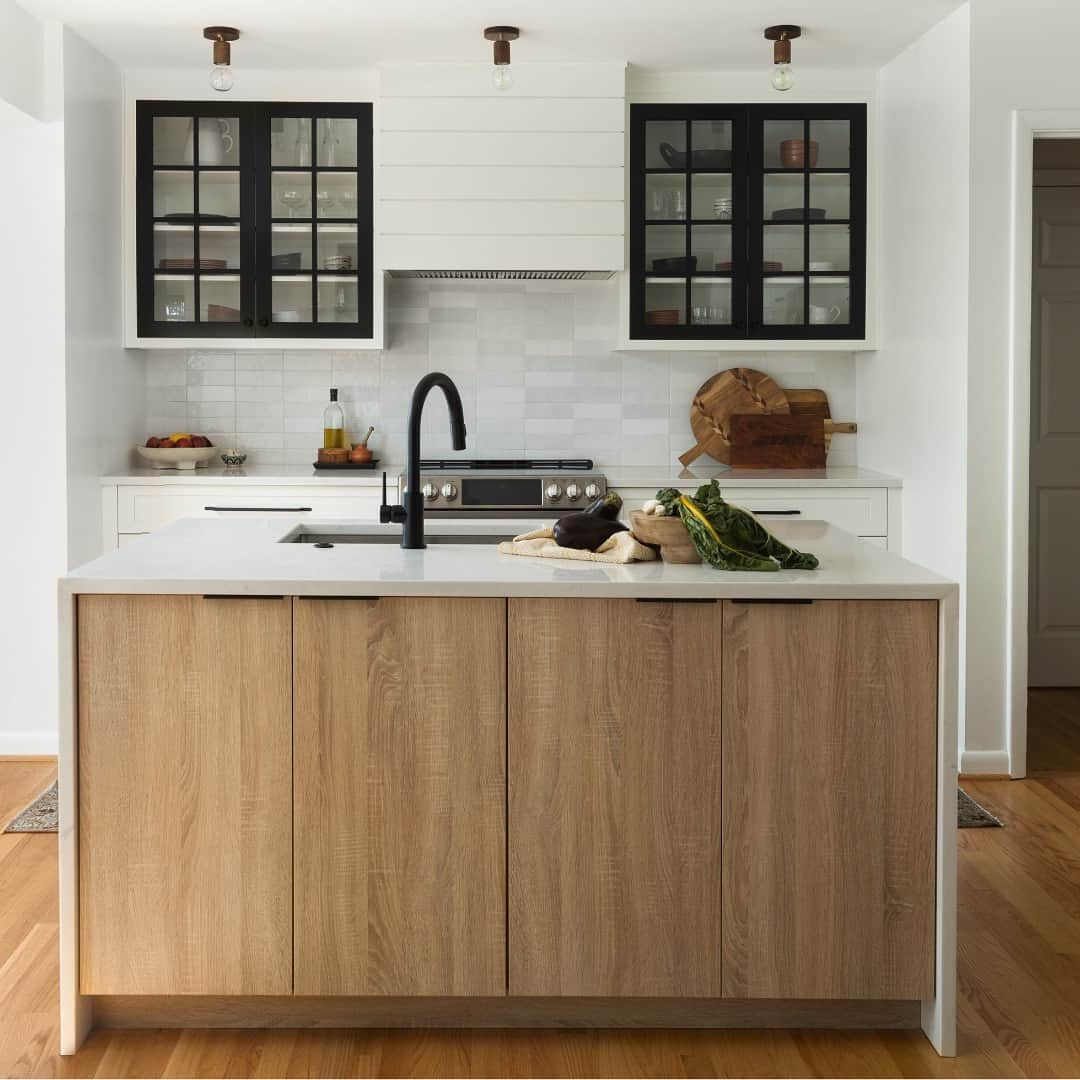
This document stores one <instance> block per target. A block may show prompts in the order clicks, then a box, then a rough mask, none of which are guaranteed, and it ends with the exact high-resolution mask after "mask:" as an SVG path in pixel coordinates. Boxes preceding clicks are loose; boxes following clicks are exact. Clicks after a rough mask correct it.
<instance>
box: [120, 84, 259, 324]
mask: <svg viewBox="0 0 1080 1080" xmlns="http://www.w3.org/2000/svg"><path fill="white" fill-rule="evenodd" d="M136 125H137V154H138V161H137V175H136V188H137V194H136V201H137V204H138V207H137V209H138V220H137V226H136V230H137V240H138V255H137V264H138V269H137V277H138V292H139V299H138V322H139V333H140V335H145V336H154V337H160V336H166V337H168V336H177V337H230V336H240V335H248V334H251V333H252V327H253V326H254V307H255V305H254V278H253V274H252V271H253V269H254V267H253V265H252V263H253V258H254V233H253V230H252V229H251V228H250V222H251V221H252V209H253V208H252V199H253V189H252V186H251V183H250V177H249V171H248V166H247V160H248V156H249V153H250V147H249V145H248V141H249V139H250V126H249V107H248V106H246V105H243V104H231V105H221V106H219V105H217V104H216V103H201V102H200V103H190V104H187V103H185V104H181V103H172V102H140V103H139V106H138V113H137V120H136Z"/></svg>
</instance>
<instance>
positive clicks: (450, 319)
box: [145, 279, 858, 468]
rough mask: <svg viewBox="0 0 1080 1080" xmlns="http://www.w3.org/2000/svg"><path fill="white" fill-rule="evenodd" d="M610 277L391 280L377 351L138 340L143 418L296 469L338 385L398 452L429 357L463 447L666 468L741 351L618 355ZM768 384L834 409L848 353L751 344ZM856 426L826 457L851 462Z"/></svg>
mask: <svg viewBox="0 0 1080 1080" xmlns="http://www.w3.org/2000/svg"><path fill="white" fill-rule="evenodd" d="M618 292H619V282H618V281H617V280H615V279H612V280H608V281H581V282H573V281H572V282H565V281H553V282H548V281H537V282H518V281H500V282H495V281H490V282H474V281H448V282H432V281H426V280H408V279H405V280H400V279H398V280H391V281H390V282H389V285H388V288H387V323H388V334H389V348H388V349H386V350H385V351H382V352H379V351H374V350H372V351H364V352H350V351H346V350H338V351H329V350H319V351H306V352H305V351H303V350H297V349H285V350H282V349H280V348H278V349H269V348H268V349H260V350H258V351H251V350H236V351H232V350H207V349H193V350H190V351H186V352H185V351H180V350H177V351H172V350H159V349H149V350H147V351H146V354H145V362H146V365H147V375H148V383H147V422H146V430H147V432H149V433H153V434H156V435H160V434H167V433H168V432H170V431H176V430H180V429H183V430H187V431H195V432H199V433H202V434H207V435H209V436H210V438H211V439H213V440H214V442H215V443H220V442H222V441H230V442H231V441H235V442H237V443H239V444H240V445H242V446H244V447H245V448H247V449H248V450H249V451H250V457H249V461H251V463H252V464H254V463H259V464H264V465H303V464H308V463H310V462H311V461H312V460H313V454H314V448H315V447H316V446H318V445H319V441H320V439H321V437H322V411H323V408H324V407H325V403H326V398H327V388H328V387H329V386H338V387H340V389H341V399H342V402H343V403H344V405H345V410H346V419H347V422H348V426H349V429H350V431H351V432H353V433H354V434H355V436H356V437H357V438H359V437H360V436H361V435H362V434H363V433H364V431H365V430H366V429H367V426H368V425H369V424H374V425H375V427H376V428H377V433H376V435H375V436H374V438H373V440H372V444H371V445H372V447H373V449H376V451H377V453H378V455H379V456H380V457H381V458H382V460H383V461H384V462H387V463H388V464H400V463H402V462H403V461H404V460H405V426H406V419H407V415H408V408H409V396H410V395H411V393H412V388H413V386H414V385H415V383H416V381H417V379H419V378H420V376H421V375H423V374H424V373H425V372H427V371H431V370H432V369H438V370H443V371H446V372H447V373H448V374H450V375H451V376H452V377H453V378H454V380H455V381H456V382H457V384H458V388H459V389H460V391H461V397H462V402H463V405H464V409H465V419H466V423H467V424H468V427H469V449H470V451H472V452H473V453H478V454H483V455H484V456H489V457H522V456H525V455H527V454H528V455H532V456H537V455H539V456H552V455H557V454H558V455H565V456H568V457H591V458H593V459H594V460H595V461H596V463H597V465H598V466H601V467H610V466H617V465H648V466H657V467H661V468H662V467H674V466H675V458H676V457H677V456H678V455H679V454H681V453H682V452H683V451H684V450H687V449H688V448H689V447H690V446H692V445H693V441H694V440H693V437H692V435H691V432H690V421H689V414H690V401H691V399H692V397H693V394H694V392H695V391H696V390H697V388H698V386H700V385H701V383H703V382H704V381H705V380H706V379H707V378H708V377H709V376H710V375H714V374H715V373H716V372H717V371H720V370H722V369H724V368H728V367H731V366H732V365H733V364H737V363H739V362H746V360H745V358H743V357H740V356H739V355H738V354H735V355H733V354H731V353H722V352H704V351H702V352H692V353H666V352H628V353H623V352H617V351H615V344H616V342H617V341H618V339H619V320H618ZM749 362H750V363H751V364H752V365H753V366H754V367H756V368H760V369H761V370H763V371H765V372H767V373H768V374H770V375H772V376H773V377H774V378H776V379H777V380H778V381H779V383H780V385H781V386H789V387H821V388H822V389H824V390H825V391H826V393H827V394H828V395H829V400H830V403H831V405H832V412H833V416H835V417H836V418H837V419H838V420H840V419H847V420H850V419H851V418H852V417H853V416H854V412H855V361H854V360H853V358H852V356H851V354H850V353H845V352H802V353H794V352H786V351H778V352H755V353H754V354H753V356H752V359H751V360H750V361H749ZM424 435H425V439H424V446H425V450H426V452H428V453H430V454H436V453H441V452H444V451H445V452H449V451H450V438H449V428H448V424H447V420H446V410H445V409H442V410H440V409H438V408H435V409H428V410H427V411H426V412H425V413H424ZM857 439H858V436H853V435H837V436H835V438H834V440H833V449H832V452H831V454H830V461H831V462H832V464H834V465H853V464H855V443H856V441H857Z"/></svg>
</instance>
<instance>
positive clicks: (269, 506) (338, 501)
mask: <svg viewBox="0 0 1080 1080" xmlns="http://www.w3.org/2000/svg"><path fill="white" fill-rule="evenodd" d="M379 502H380V496H379V494H378V491H377V489H375V488H371V489H370V491H358V490H357V489H356V488H318V489H315V490H313V489H311V488H302V487H297V488H282V487H248V488H240V489H238V488H237V487H236V486H235V485H230V486H221V485H218V486H211V485H207V486H206V487H199V488H183V489H171V490H170V489H167V488H160V487H128V486H124V487H121V488H119V490H118V494H117V508H116V509H117V525H118V531H119V532H123V533H142V532H152V531H153V530H154V529H160V528H161V526H162V525H167V524H168V523H169V522H170V521H176V520H178V519H179V518H188V517H228V516H230V515H231V514H236V515H243V516H244V517H259V516H264V517H274V518H282V519H288V520H293V519H295V520H308V519H310V518H348V519H352V520H360V521H374V520H376V519H377V517H378V512H379Z"/></svg>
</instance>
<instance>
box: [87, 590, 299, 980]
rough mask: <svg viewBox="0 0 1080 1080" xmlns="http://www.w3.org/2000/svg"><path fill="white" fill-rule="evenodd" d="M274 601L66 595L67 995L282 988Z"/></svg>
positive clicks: (285, 805) (286, 711)
mask: <svg viewBox="0 0 1080 1080" xmlns="http://www.w3.org/2000/svg"><path fill="white" fill-rule="evenodd" d="M290 607H291V602H290V601H289V600H288V599H282V598H280V597H277V598H266V599H234V598H222V599H212V598H204V597H202V596H81V597H79V603H78V702H79V706H78V708H79V740H78V746H79V772H78V775H79V914H80V960H79V979H80V989H81V992H82V993H84V994H162V995H169V994H288V993H291V992H292V956H291V953H292V865H291V863H292V746H291V741H292V739H291V735H292V694H291V686H290V674H289V671H290V665H291V628H290V616H289V612H290Z"/></svg>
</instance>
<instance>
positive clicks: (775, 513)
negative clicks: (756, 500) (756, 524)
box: [750, 510, 802, 517]
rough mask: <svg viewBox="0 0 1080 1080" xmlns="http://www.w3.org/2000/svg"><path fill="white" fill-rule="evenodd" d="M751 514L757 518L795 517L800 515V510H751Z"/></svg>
mask: <svg viewBox="0 0 1080 1080" xmlns="http://www.w3.org/2000/svg"><path fill="white" fill-rule="evenodd" d="M750 513H751V514H754V515H756V516H757V517H765V516H766V515H770V516H772V517H797V516H798V515H799V514H801V513H802V511H801V510H751V511H750Z"/></svg>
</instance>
